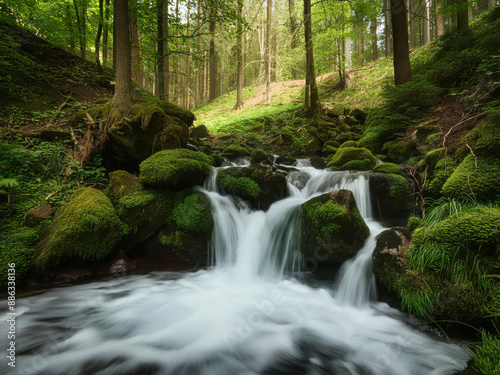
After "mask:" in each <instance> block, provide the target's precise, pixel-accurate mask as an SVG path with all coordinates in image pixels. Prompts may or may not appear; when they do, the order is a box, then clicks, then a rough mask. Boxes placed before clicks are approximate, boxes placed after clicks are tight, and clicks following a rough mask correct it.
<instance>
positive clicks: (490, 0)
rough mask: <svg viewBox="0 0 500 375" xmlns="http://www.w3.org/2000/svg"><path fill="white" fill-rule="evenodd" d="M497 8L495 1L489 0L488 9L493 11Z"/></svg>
mask: <svg viewBox="0 0 500 375" xmlns="http://www.w3.org/2000/svg"><path fill="white" fill-rule="evenodd" d="M496 6H497V0H489V1H488V9H493V8H494V7H496Z"/></svg>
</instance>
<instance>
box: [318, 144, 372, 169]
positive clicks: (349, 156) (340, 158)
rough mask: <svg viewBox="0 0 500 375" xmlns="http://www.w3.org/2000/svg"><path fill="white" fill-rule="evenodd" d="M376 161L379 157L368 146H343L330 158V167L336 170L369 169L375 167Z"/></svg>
mask: <svg viewBox="0 0 500 375" xmlns="http://www.w3.org/2000/svg"><path fill="white" fill-rule="evenodd" d="M376 163H377V159H376V158H375V156H373V154H372V153H371V152H370V150H368V149H366V148H357V147H343V148H339V149H338V150H337V152H336V153H335V155H334V156H333V157H332V158H331V159H330V162H329V163H328V167H330V168H332V170H334V171H347V170H357V171H367V170H371V169H372V168H373V167H375V165H376Z"/></svg>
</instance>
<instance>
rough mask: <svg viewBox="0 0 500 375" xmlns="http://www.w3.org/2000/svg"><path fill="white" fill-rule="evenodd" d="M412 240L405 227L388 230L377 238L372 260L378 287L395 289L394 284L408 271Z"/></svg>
mask: <svg viewBox="0 0 500 375" xmlns="http://www.w3.org/2000/svg"><path fill="white" fill-rule="evenodd" d="M410 239H411V233H410V231H409V230H408V229H407V228H403V227H394V228H391V229H387V230H385V231H383V232H382V233H380V234H379V235H378V236H377V245H376V247H375V250H374V251H373V255H372V258H373V274H374V275H375V278H376V280H377V284H378V285H380V286H382V287H384V288H385V289H387V290H393V289H394V283H395V282H396V280H397V278H398V277H400V275H402V274H404V272H405V269H406V254H407V252H408V248H409V247H410Z"/></svg>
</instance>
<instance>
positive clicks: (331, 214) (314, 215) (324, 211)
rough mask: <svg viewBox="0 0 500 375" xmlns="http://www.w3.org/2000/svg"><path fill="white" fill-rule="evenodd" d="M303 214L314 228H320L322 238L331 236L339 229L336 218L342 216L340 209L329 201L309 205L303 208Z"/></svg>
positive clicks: (342, 211)
mask: <svg viewBox="0 0 500 375" xmlns="http://www.w3.org/2000/svg"><path fill="white" fill-rule="evenodd" d="M304 212H305V214H306V215H307V217H308V218H309V219H310V220H311V222H312V224H313V225H314V227H316V228H320V229H319V232H320V233H321V235H322V236H323V238H327V237H329V236H331V235H332V234H333V233H335V232H336V231H338V230H339V229H340V225H339V224H338V223H337V221H338V218H340V217H341V216H343V215H344V210H343V209H342V207H341V206H340V205H339V204H337V203H333V202H331V201H329V202H326V203H321V202H316V203H313V204H311V205H305V206H304Z"/></svg>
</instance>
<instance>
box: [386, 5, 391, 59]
mask: <svg viewBox="0 0 500 375" xmlns="http://www.w3.org/2000/svg"><path fill="white" fill-rule="evenodd" d="M390 2H391V0H384V4H385V5H384V16H385V17H384V22H385V57H389V56H391V55H392V41H391V34H392V31H391V24H392V21H391V3H390Z"/></svg>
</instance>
